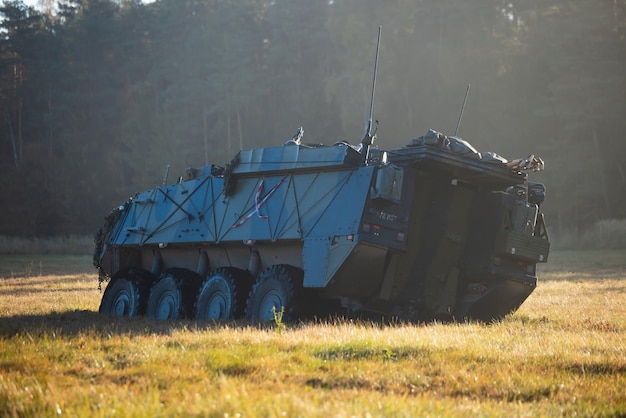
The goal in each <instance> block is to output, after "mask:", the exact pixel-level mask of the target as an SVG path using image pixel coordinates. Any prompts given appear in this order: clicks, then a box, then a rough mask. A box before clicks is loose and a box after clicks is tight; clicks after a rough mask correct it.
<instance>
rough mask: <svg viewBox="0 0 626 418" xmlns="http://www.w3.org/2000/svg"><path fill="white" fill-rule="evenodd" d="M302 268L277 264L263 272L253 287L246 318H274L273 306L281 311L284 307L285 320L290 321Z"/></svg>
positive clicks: (255, 320)
mask: <svg viewBox="0 0 626 418" xmlns="http://www.w3.org/2000/svg"><path fill="white" fill-rule="evenodd" d="M300 282H301V273H300V270H298V269H296V268H294V267H291V266H287V265H280V264H279V265H275V266H271V267H268V268H267V269H265V270H264V271H262V272H261V274H260V275H259V277H258V278H257V280H256V283H255V284H254V286H253V287H252V291H251V292H250V297H249V298H248V303H247V306H246V318H247V319H248V320H250V321H253V322H271V321H273V320H274V312H273V310H272V308H274V309H276V311H277V312H280V310H281V309H284V313H283V317H282V318H283V321H288V320H289V319H290V317H291V313H292V310H293V301H294V298H295V294H296V291H297V290H299V288H300V286H301V283H300Z"/></svg>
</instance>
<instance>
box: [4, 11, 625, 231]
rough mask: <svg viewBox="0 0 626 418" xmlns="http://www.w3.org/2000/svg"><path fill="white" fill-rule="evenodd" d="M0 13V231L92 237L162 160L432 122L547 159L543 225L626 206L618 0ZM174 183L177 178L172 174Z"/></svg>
mask: <svg viewBox="0 0 626 418" xmlns="http://www.w3.org/2000/svg"><path fill="white" fill-rule="evenodd" d="M40 4H46V5H47V7H46V8H45V9H42V10H40V9H33V8H30V7H27V6H26V5H25V4H24V3H22V2H20V1H7V0H5V1H3V3H2V6H1V7H0V14H1V16H2V21H1V22H0V208H1V209H0V210H1V212H0V215H1V216H0V234H3V235H26V236H34V235H39V236H41V235H53V234H69V233H91V232H92V231H94V230H95V229H96V228H97V226H98V225H99V224H100V222H101V220H102V217H103V216H104V215H105V214H106V213H107V212H108V211H109V209H110V208H112V207H114V206H116V205H117V204H119V203H120V202H122V201H123V200H125V199H126V198H127V197H128V196H131V195H133V194H134V193H135V192H138V191H142V190H145V189H148V188H151V187H153V186H155V185H157V184H160V183H161V182H162V179H163V174H164V171H165V167H166V165H170V166H171V173H175V175H179V174H182V173H183V172H184V169H185V168H186V167H189V166H199V165H203V164H205V163H209V162H212V163H217V164H223V163H224V162H227V161H229V160H230V159H231V158H232V157H233V156H234V154H235V153H236V152H237V151H238V150H239V149H243V148H251V147H259V146H268V145H278V144H281V143H282V142H283V141H285V140H286V139H288V138H290V137H291V136H292V135H293V133H294V132H295V130H296V128H297V127H299V126H301V125H302V126H304V128H305V131H306V133H305V140H306V141H307V142H324V143H333V142H335V141H337V140H339V139H346V140H349V141H351V142H353V143H357V142H358V141H359V140H360V138H361V137H362V135H363V132H364V129H365V126H364V125H365V121H366V119H367V115H368V107H369V93H370V87H371V77H372V71H373V63H374V52H375V41H376V33H377V28H378V26H379V25H382V27H383V34H382V46H381V55H380V65H379V74H378V80H377V89H376V101H375V105H374V113H375V117H376V119H379V120H380V129H379V131H378V136H379V140H378V144H379V145H380V146H381V147H383V148H390V147H398V146H402V145H404V144H406V143H407V142H408V141H409V140H410V139H411V138H414V137H417V136H419V135H421V134H423V133H424V132H425V131H426V130H427V129H428V128H433V129H437V130H440V131H443V132H446V133H449V134H451V133H453V132H454V128H455V125H456V120H457V117H458V112H459V110H460V106H461V102H462V99H463V95H464V93H465V88H466V86H467V84H471V92H470V96H469V100H468V104H467V108H466V111H465V113H464V115H463V121H462V125H461V128H460V132H459V134H460V136H462V137H464V138H465V139H467V140H469V141H470V142H471V143H472V144H473V145H474V146H475V147H477V148H478V149H479V150H482V151H495V152H498V153H499V154H501V155H503V156H505V157H507V158H516V157H522V156H527V155H528V154H531V153H534V154H537V155H539V156H541V157H542V158H543V159H544V160H545V161H546V167H547V170H546V171H545V172H544V173H540V174H536V175H534V176H533V179H534V180H538V181H543V182H545V183H546V184H547V187H548V198H547V202H546V205H545V210H546V212H547V215H548V221H549V223H550V225H551V228H552V229H553V230H557V231H558V230H561V229H566V228H583V227H585V226H587V225H591V224H593V223H594V222H596V221H598V220H601V219H608V218H626V163H625V162H624V157H625V156H626V133H625V132H626V0H596V1H589V0H544V1H535V0H507V1H502V0H475V1H471V2H468V1H467V0H445V1H444V0H388V1H385V2H380V1H375V0H330V1H329V0H272V1H270V0H157V1H155V2H153V3H149V4H143V3H142V2H140V1H139V0H65V1H61V2H59V3H57V4H54V3H53V2H51V1H47V2H43V3H40ZM172 178H173V177H172Z"/></svg>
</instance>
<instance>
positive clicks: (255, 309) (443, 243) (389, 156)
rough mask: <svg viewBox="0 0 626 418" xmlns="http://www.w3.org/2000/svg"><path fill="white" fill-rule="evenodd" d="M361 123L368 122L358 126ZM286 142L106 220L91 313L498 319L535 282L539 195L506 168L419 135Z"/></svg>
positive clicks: (494, 158)
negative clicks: (379, 143)
mask: <svg viewBox="0 0 626 418" xmlns="http://www.w3.org/2000/svg"><path fill="white" fill-rule="evenodd" d="M368 130H369V128H368ZM302 133H303V132H302V130H299V132H298V134H297V135H296V136H295V137H294V138H293V139H292V140H290V141H288V142H287V143H285V144H283V145H281V146H277V147H269V148H258V149H249V150H242V151H240V152H239V153H238V154H237V156H236V157H235V158H234V159H233V160H232V161H231V162H230V163H229V164H227V165H225V167H220V166H217V165H208V166H205V167H200V168H193V169H188V170H187V172H186V175H185V176H184V178H181V179H179V181H177V182H176V183H175V184H170V185H164V186H162V187H156V188H154V189H152V190H148V191H145V192H143V193H139V194H137V195H136V196H134V197H132V198H130V199H128V200H127V201H126V202H124V203H123V204H122V205H121V206H119V208H116V209H114V210H113V211H112V212H111V213H110V215H109V216H108V217H107V218H106V222H105V225H104V226H103V227H102V228H101V230H100V231H99V233H98V234H97V237H96V251H95V255H94V263H95V265H96V267H97V268H98V270H99V274H100V280H101V281H108V285H107V287H106V290H105V292H104V294H103V298H102V302H101V306H100V312H102V313H106V314H113V315H118V316H128V317H132V316H135V315H148V316H150V317H155V318H161V319H176V318H182V317H187V318H196V319H199V320H208V319H215V320H221V319H224V320H227V319H237V318H247V319H249V320H252V321H268V320H272V319H274V314H275V312H276V311H277V310H278V311H280V310H281V309H284V312H285V313H286V314H287V315H289V314H296V313H308V314H321V313H326V312H328V310H329V308H331V307H339V308H340V309H343V310H342V311H341V312H343V313H346V314H348V315H349V314H352V313H355V312H372V313H380V314H384V315H385V316H386V317H387V318H392V317H393V318H399V319H402V320H432V319H441V320H449V319H453V320H465V319H475V320H480V321H492V320H494V319H497V318H500V317H502V316H504V315H506V314H508V313H510V312H513V311H515V310H516V309H517V308H518V307H519V306H520V304H521V303H522V302H523V301H524V300H525V299H526V298H527V297H528V296H529V295H530V293H531V292H532V291H533V289H534V288H535V287H536V285H537V276H536V265H537V263H541V262H546V261H547V258H548V252H549V247H550V244H549V240H548V236H547V233H546V228H545V223H544V218H543V215H542V213H541V211H540V205H541V203H542V202H543V199H544V193H545V189H544V186H543V185H542V184H539V183H533V182H530V181H528V174H527V172H528V171H530V170H532V169H541V168H542V166H543V162H542V161H541V160H540V159H538V158H535V157H533V156H530V157H528V158H523V159H520V160H515V161H507V160H505V159H504V158H502V157H500V156H498V155H496V154H492V153H480V152H478V151H477V150H475V149H474V148H473V147H472V146H471V145H470V144H469V143H467V142H466V141H463V140H462V139H460V138H456V137H454V136H445V135H443V134H441V133H439V132H435V131H429V132H428V133H427V134H426V135H424V136H422V137H419V138H417V139H414V140H412V141H411V142H410V143H409V144H408V145H407V146H405V147H403V148H399V149H389V150H381V149H378V148H375V147H374V146H373V145H372V142H373V141H372V137H371V135H370V136H369V138H367V135H366V138H364V139H363V140H362V141H361V143H360V144H359V145H358V146H353V145H351V144H349V143H346V142H340V143H336V144H334V145H331V146H310V145H304V144H302V142H301V140H302Z"/></svg>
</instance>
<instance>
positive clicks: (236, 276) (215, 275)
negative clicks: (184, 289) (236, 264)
mask: <svg viewBox="0 0 626 418" xmlns="http://www.w3.org/2000/svg"><path fill="white" fill-rule="evenodd" d="M251 287H252V277H251V276H250V273H248V272H247V271H245V270H240V269H236V268H232V267H221V268H218V269H216V270H214V271H212V272H211V273H210V274H209V276H208V277H207V278H206V280H205V281H204V283H202V285H201V286H200V290H199V292H198V298H197V300H196V305H195V308H196V319H198V320H201V321H206V320H222V321H226V320H231V319H238V318H240V317H241V316H243V314H244V308H245V306H246V298H247V296H248V293H249V292H250V288H251Z"/></svg>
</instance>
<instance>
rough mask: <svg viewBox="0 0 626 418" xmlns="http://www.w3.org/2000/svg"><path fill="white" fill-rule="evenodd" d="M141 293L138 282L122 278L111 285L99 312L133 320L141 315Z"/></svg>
mask: <svg viewBox="0 0 626 418" xmlns="http://www.w3.org/2000/svg"><path fill="white" fill-rule="evenodd" d="M140 299H141V296H140V292H139V287H138V285H137V283H136V282H134V281H132V280H128V279H126V278H125V277H120V278H118V279H115V280H113V281H111V283H109V285H108V286H107V288H106V289H105V290H104V294H103V295H102V301H101V302H100V309H99V310H98V312H100V313H101V314H106V315H113V316H120V317H128V318H133V317H135V316H137V315H139V304H140Z"/></svg>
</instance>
